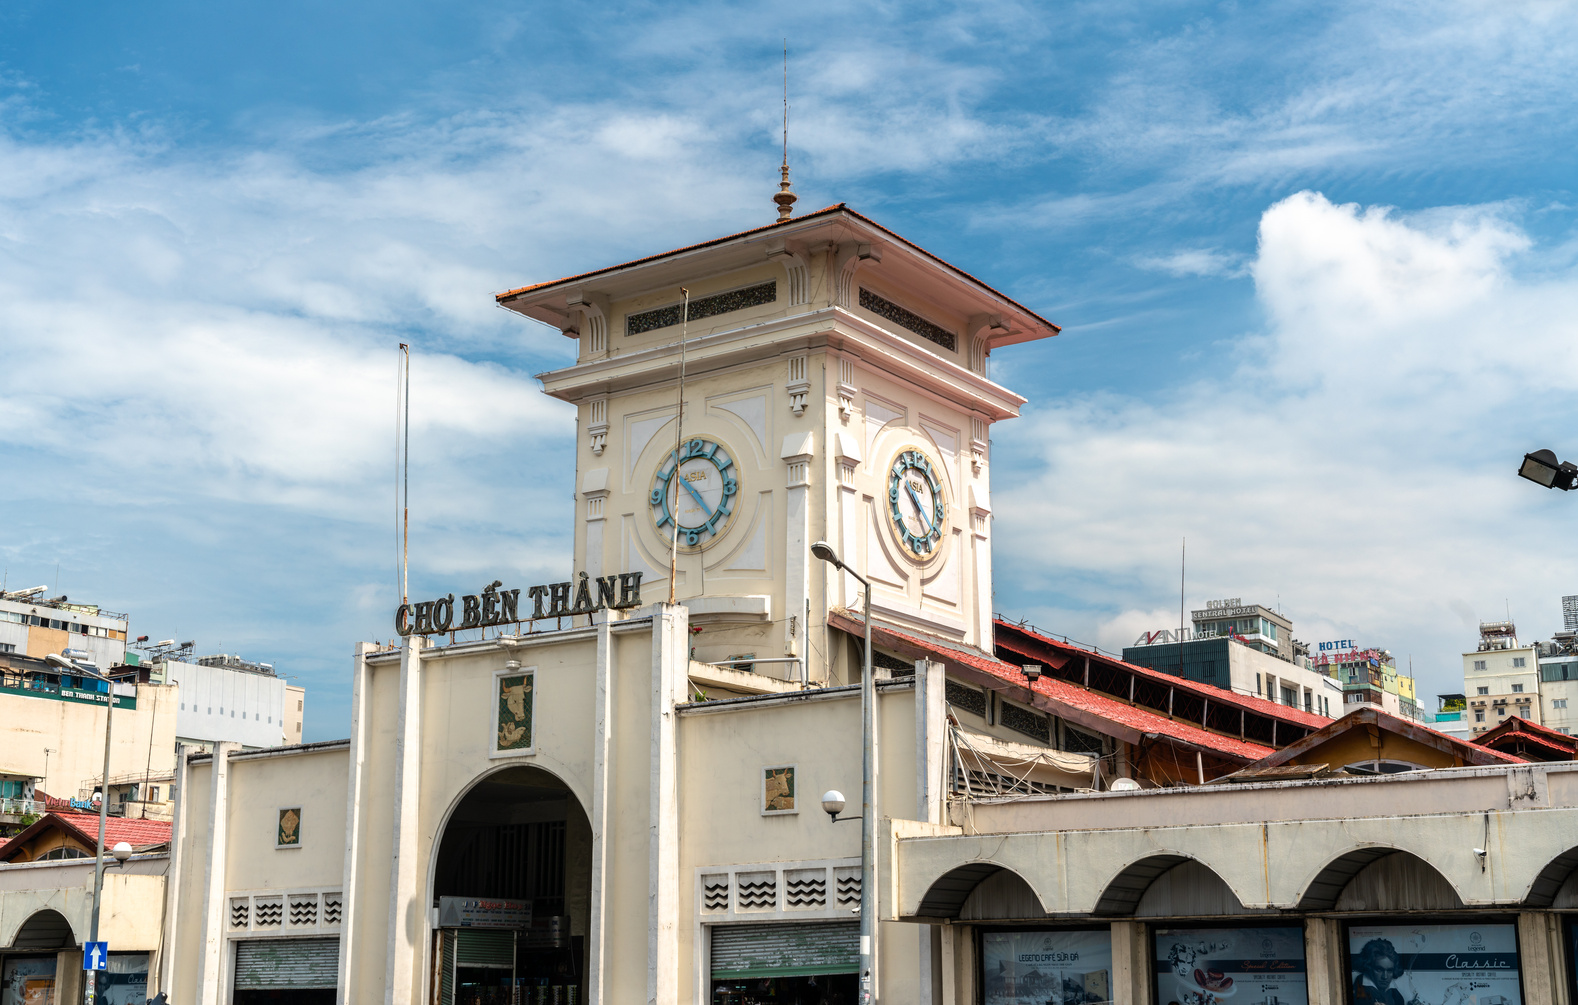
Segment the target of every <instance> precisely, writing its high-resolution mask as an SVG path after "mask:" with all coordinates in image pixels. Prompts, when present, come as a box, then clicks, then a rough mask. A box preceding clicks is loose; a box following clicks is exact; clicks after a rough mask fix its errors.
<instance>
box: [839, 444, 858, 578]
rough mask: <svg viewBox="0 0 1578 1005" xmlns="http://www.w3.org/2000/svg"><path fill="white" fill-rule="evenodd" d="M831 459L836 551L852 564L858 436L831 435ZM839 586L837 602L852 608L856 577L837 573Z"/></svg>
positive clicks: (856, 505) (855, 534)
mask: <svg viewBox="0 0 1578 1005" xmlns="http://www.w3.org/2000/svg"><path fill="white" fill-rule="evenodd" d="M833 454H834V457H833V460H834V462H835V464H836V465H837V469H838V534H839V538H838V553H839V554H840V555H842V556H843V558H844V561H845V562H848V563H850V564H854V563H855V561H856V555H857V549H858V548H859V547H860V536H861V535H860V530H861V528H860V490H859V489H858V488H856V486H855V472H856V471H857V470H858V469H859V468H860V464H861V453H860V437H859V435H858V434H855V433H846V432H844V431H843V430H839V431H838V432H837V433H835V434H834V435H833ZM838 581H839V586H840V589H839V591H838V597H837V603H838V604H839V605H840V606H842V607H853V606H854V603H855V593H856V592H857V588H858V585H859V584H858V580H856V579H855V577H854V576H851V575H850V574H849V573H847V572H843V573H840V574H839V576H838Z"/></svg>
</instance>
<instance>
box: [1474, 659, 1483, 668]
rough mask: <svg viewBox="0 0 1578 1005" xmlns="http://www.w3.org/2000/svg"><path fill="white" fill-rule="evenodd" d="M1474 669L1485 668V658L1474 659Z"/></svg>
mask: <svg viewBox="0 0 1578 1005" xmlns="http://www.w3.org/2000/svg"><path fill="white" fill-rule="evenodd" d="M1474 669H1475V670H1483V669H1485V661H1484V660H1475V661H1474Z"/></svg>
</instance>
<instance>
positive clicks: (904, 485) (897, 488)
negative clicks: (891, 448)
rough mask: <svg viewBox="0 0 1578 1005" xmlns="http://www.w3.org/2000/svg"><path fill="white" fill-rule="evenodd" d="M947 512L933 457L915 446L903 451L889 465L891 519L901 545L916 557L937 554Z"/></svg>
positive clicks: (912, 556)
mask: <svg viewBox="0 0 1578 1005" xmlns="http://www.w3.org/2000/svg"><path fill="white" fill-rule="evenodd" d="M947 515H948V510H947V503H946V502H944V501H943V497H942V482H941V481H940V480H939V479H938V478H937V470H936V467H935V466H934V465H933V464H932V462H931V459H930V458H928V457H927V456H926V455H925V454H923V453H921V452H920V451H919V450H916V449H915V448H914V447H909V448H906V449H904V450H901V451H899V455H898V456H897V457H895V458H894V459H893V465H892V466H891V467H890V468H888V522H889V523H891V524H892V526H893V533H894V536H896V537H897V538H898V540H899V545H900V546H901V547H902V548H903V549H904V551H905V552H906V553H907V554H908V555H909V556H910V557H911V558H913V559H915V560H916V561H920V562H925V561H928V560H929V559H932V558H934V557H936V554H937V545H938V543H939V542H941V541H942V533H943V521H944V519H945V518H946V517H947Z"/></svg>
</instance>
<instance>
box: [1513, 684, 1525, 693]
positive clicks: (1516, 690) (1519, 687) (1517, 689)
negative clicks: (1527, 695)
mask: <svg viewBox="0 0 1578 1005" xmlns="http://www.w3.org/2000/svg"><path fill="white" fill-rule="evenodd" d="M1512 693H1513V694H1522V693H1523V685H1522V684H1514V685H1512Z"/></svg>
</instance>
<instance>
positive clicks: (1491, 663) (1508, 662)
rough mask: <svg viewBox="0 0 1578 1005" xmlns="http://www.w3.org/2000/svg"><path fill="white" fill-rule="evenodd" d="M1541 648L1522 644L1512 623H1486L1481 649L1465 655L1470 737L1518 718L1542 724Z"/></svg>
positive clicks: (1481, 626)
mask: <svg viewBox="0 0 1578 1005" xmlns="http://www.w3.org/2000/svg"><path fill="white" fill-rule="evenodd" d="M1538 653H1539V649H1538V647H1537V646H1532V645H1530V646H1525V645H1520V644H1519V642H1518V629H1517V626H1516V625H1514V624H1513V623H1512V622H1511V621H1482V622H1480V625H1479V646H1478V647H1477V648H1476V649H1475V650H1474V651H1473V652H1467V653H1464V654H1463V693H1464V694H1465V695H1466V696H1467V698H1468V711H1469V735H1470V736H1478V735H1479V734H1480V733H1483V732H1485V731H1486V730H1487V729H1492V728H1494V727H1495V726H1497V725H1499V724H1501V723H1502V722H1503V721H1505V720H1506V717H1507V716H1509V715H1516V716H1518V717H1519V718H1522V719H1525V720H1527V721H1529V722H1534V723H1539V722H1541V721H1542V719H1541V717H1540V705H1541V702H1540V701H1539V700H1538V698H1539V684H1540V673H1539V659H1538Z"/></svg>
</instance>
